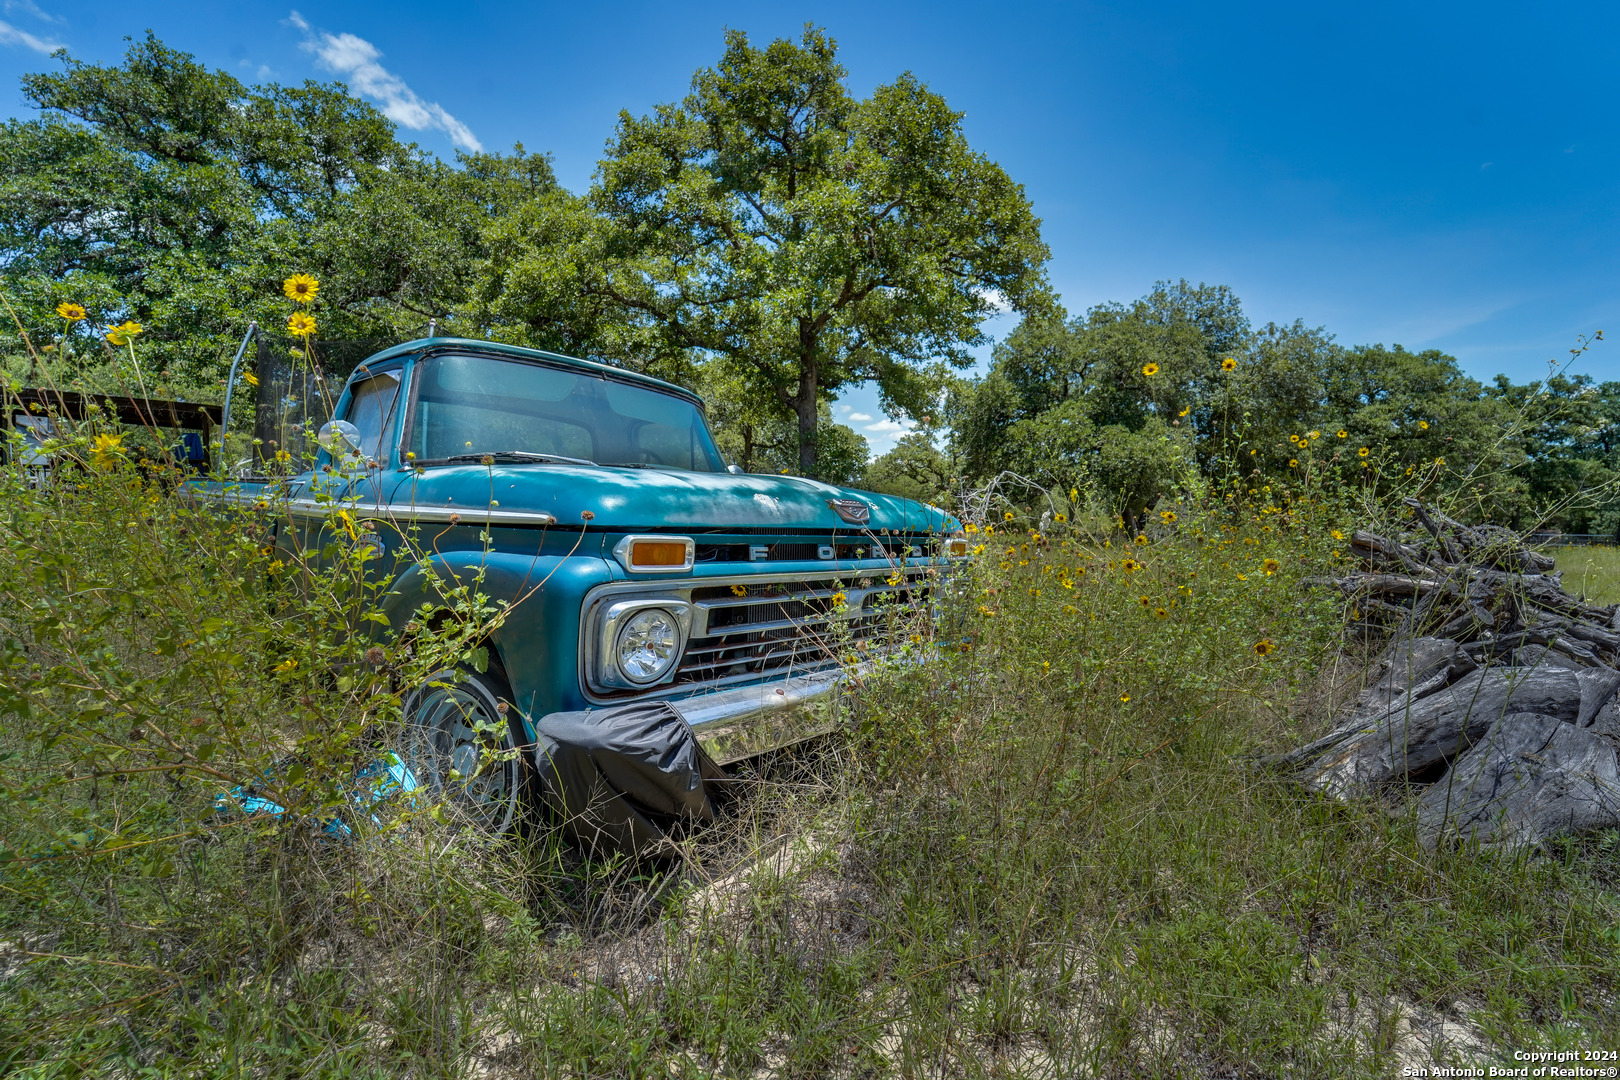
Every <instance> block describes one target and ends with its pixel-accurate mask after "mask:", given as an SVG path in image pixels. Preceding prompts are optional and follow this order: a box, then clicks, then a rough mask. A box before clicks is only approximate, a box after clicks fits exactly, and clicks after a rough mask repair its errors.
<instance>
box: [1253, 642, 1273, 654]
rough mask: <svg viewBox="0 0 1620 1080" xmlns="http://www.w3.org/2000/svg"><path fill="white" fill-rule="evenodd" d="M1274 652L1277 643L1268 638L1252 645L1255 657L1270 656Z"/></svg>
mask: <svg viewBox="0 0 1620 1080" xmlns="http://www.w3.org/2000/svg"><path fill="white" fill-rule="evenodd" d="M1276 651H1277V643H1276V642H1274V641H1272V640H1271V639H1270V638H1261V639H1260V640H1259V641H1257V642H1255V643H1254V655H1256V656H1270V655H1271V654H1272V653H1274V652H1276Z"/></svg>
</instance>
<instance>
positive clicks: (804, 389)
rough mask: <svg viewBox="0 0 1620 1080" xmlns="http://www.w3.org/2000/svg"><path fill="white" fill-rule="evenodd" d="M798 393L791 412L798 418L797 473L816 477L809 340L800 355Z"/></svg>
mask: <svg viewBox="0 0 1620 1080" xmlns="http://www.w3.org/2000/svg"><path fill="white" fill-rule="evenodd" d="M799 363H800V366H799V392H798V394H797V395H795V396H794V398H793V411H794V413H796V414H797V415H798V417H799V473H800V475H802V476H810V477H814V476H815V475H816V419H817V417H816V382H817V379H816V375H817V372H816V362H815V342H814V340H813V339H812V340H810V341H809V342H807V343H806V348H805V350H804V352H803V353H801V359H800V362H799Z"/></svg>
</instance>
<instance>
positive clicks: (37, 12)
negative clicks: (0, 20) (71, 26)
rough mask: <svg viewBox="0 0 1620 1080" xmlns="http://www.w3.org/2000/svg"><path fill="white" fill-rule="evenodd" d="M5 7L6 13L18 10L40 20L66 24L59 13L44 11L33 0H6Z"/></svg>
mask: <svg viewBox="0 0 1620 1080" xmlns="http://www.w3.org/2000/svg"><path fill="white" fill-rule="evenodd" d="M5 8H6V14H7V15H10V14H11V13H12V12H14V11H20V12H22V13H23V14H24V15H32V16H33V17H34V18H36V19H38V20H39V21H40V22H48V23H61V24H62V25H64V26H66V25H67V20H66V19H64V18H62V17H61V16H60V15H52V14H51V13H50V12H48V11H45V10H44V9H42V8H41V7H40V6H39V5H38V4H36V3H34V0H6V5H5Z"/></svg>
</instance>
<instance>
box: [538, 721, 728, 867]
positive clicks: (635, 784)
mask: <svg viewBox="0 0 1620 1080" xmlns="http://www.w3.org/2000/svg"><path fill="white" fill-rule="evenodd" d="M535 737H536V738H535V751H534V764H535V776H536V786H537V788H538V789H539V798H540V802H541V804H542V805H543V806H545V807H546V809H547V810H548V811H549V812H550V813H551V814H553V815H555V817H556V818H557V820H558V821H559V822H561V824H562V827H563V831H564V833H565V834H566V835H567V836H568V837H569V839H571V840H572V841H573V842H574V843H576V844H578V845H579V846H581V847H582V848H585V849H586V850H587V851H590V852H592V853H593V854H595V855H598V856H607V855H612V854H615V853H622V854H625V855H641V856H645V855H654V854H657V853H658V852H659V851H660V849H662V848H664V847H665V845H666V843H667V841H668V838H669V828H670V827H671V826H673V825H674V824H675V823H677V822H681V821H711V820H713V819H714V803H713V802H712V800H711V797H710V795H711V793H710V791H709V789H708V788H706V787H705V781H708V782H710V783H711V784H712V783H714V782H717V781H721V780H724V778H725V773H724V772H722V771H721V769H720V767H719V766H717V765H715V764H714V763H713V762H712V761H711V760H710V759H709V756H708V755H707V754H705V753H704V752H703V748H702V747H701V746H699V745H698V741H697V739H696V737H694V736H693V734H692V729H691V727H690V726H689V725H688V724H687V722H686V719H685V717H683V716H681V714H680V713H679V712H677V711H676V710H675V708H674V707H673V706H672V705H670V704H669V703H668V702H667V701H643V702H636V703H634V704H630V705H621V706H618V707H616V708H610V709H587V710H585V711H583V712H565V713H552V714H550V715H549V716H545V717H543V718H542V719H541V720H540V722H539V723H538V724H537V725H536V730H535Z"/></svg>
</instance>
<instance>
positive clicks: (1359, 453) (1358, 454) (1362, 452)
mask: <svg viewBox="0 0 1620 1080" xmlns="http://www.w3.org/2000/svg"><path fill="white" fill-rule="evenodd" d="M1370 453H1372V451H1371V450H1369V449H1367V448H1366V447H1365V446H1363V447H1362V448H1361V449H1360V450H1357V451H1356V457H1366V456H1367V455H1368V454H1370Z"/></svg>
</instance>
